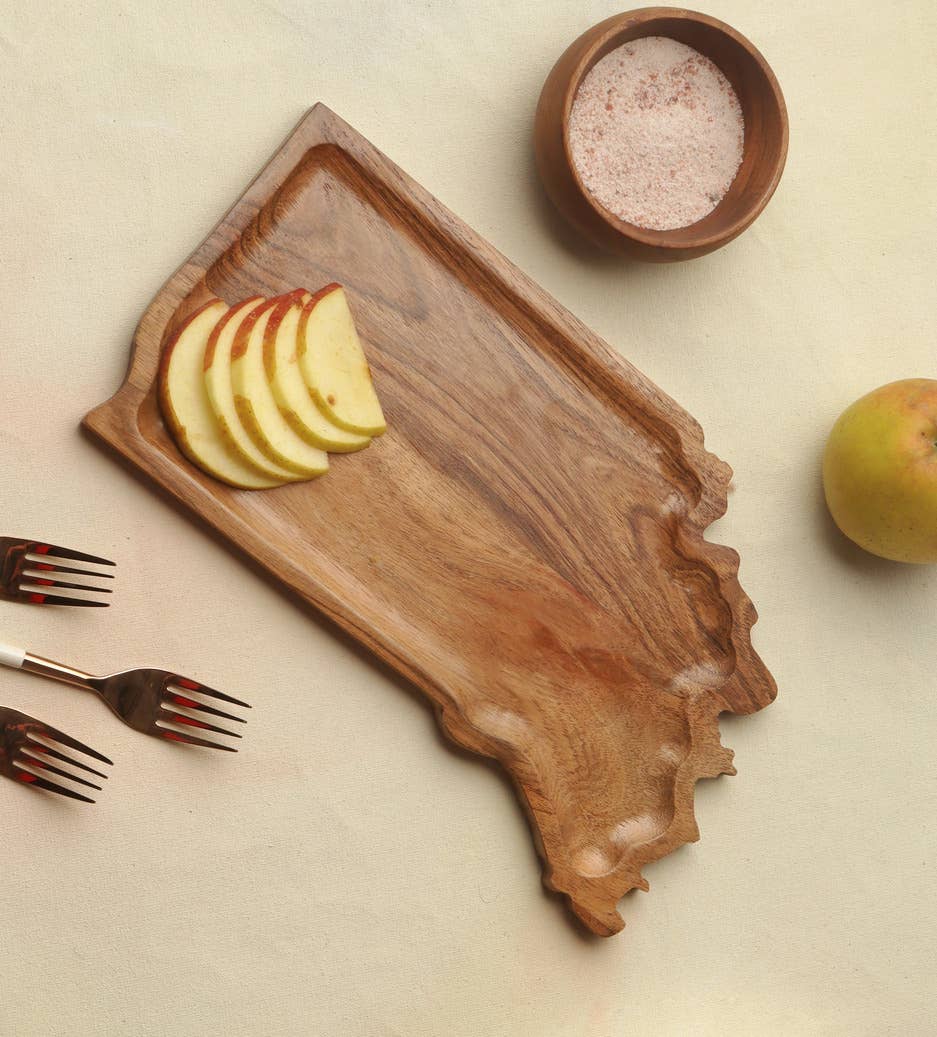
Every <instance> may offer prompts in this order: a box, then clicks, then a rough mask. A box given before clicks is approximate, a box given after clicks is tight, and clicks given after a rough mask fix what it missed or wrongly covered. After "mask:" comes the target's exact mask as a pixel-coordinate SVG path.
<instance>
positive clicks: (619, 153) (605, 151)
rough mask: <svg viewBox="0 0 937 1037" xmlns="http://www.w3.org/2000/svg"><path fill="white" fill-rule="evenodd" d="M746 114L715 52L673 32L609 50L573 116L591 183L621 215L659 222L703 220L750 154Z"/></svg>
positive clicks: (576, 157) (575, 149) (577, 153)
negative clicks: (745, 149)
mask: <svg viewBox="0 0 937 1037" xmlns="http://www.w3.org/2000/svg"><path fill="white" fill-rule="evenodd" d="M744 142H745V121H744V119H743V117H742V106H741V105H740V104H739V99H738V97H737V96H736V93H735V91H734V90H733V89H732V86H731V84H730V83H729V81H728V80H727V79H726V77H725V76H724V75H723V73H722V72H721V71H720V70H719V69H718V68H717V67H716V66H715V65H714V64H713V63H712V61H710V60H709V58H707V57H705V56H704V55H702V54H700V53H699V51H697V50H694V49H693V48H692V47H688V46H686V44H683V43H679V42H678V41H677V40H672V39H669V38H668V37H665V36H647V37H644V38H642V39H637V40H632V41H631V42H630V43H625V44H624V45H622V46H621V47H617V48H616V49H615V50H613V51H611V52H610V53H609V54H606V55H605V57H604V58H602V59H601V61H599V62H597V63H596V65H595V66H594V67H593V68H592V69H591V71H590V72H589V74H588V75H587V76H586V78H585V79H584V80H583V81H582V84H581V85H580V87H579V90H578V91H577V93H576V98H575V100H574V102H573V108H572V112H571V113H570V119H569V144H570V150H571V151H572V157H573V163H574V164H575V166H576V170H577V172H578V173H579V176H580V179H581V180H582V182H583V185H584V186H585V188H586V190H588V191H589V193H590V194H591V195H592V196H593V197H594V198H595V199H596V200H597V201H598V202H599V203H600V204H601V205H602V206H603V207H604V208H605V209H607V210H608V211H609V212H611V213H613V214H614V215H615V216H617V217H618V218H619V219H622V220H625V221H627V222H628V223H633V224H635V225H636V226H638V227H644V228H646V229H649V230H674V229H676V228H678V227H688V226H689V225H690V224H692V223H696V222H697V221H698V220H701V219H702V218H703V217H704V216H706V215H707V214H708V213H710V212H712V210H713V209H714V208H715V207H716V206H717V205H718V204H719V202H721V201H722V199H723V198H724V197H725V194H726V192H727V191H728V190H729V187H730V185H731V184H732V181H733V180H734V179H735V175H736V173H737V172H738V170H739V166H740V165H741V163H742V149H743V146H744Z"/></svg>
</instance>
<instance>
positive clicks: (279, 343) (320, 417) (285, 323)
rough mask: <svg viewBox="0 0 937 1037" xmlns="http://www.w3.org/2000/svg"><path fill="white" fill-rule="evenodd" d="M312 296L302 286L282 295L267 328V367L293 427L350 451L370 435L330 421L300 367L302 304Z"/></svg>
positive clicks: (322, 445) (307, 437) (363, 444)
mask: <svg viewBox="0 0 937 1037" xmlns="http://www.w3.org/2000/svg"><path fill="white" fill-rule="evenodd" d="M311 298H312V296H311V295H310V294H309V292H305V291H303V290H302V289H299V290H297V291H296V292H292V293H290V295H286V296H283V297H282V298H281V299H280V301H279V302H278V303H277V306H276V309H274V311H273V312H272V313H271V314H270V319H269V320H268V321H267V330H266V331H265V332H264V351H263V352H264V368H265V370H266V372H267V380H268V381H269V383H270V386H271V388H272V389H273V395H274V396H275V397H276V401H277V405H278V406H279V408H280V412H281V414H282V415H283V417H284V418H286V420H287V421H288V422H289V423H290V425H291V426H292V428H293V429H294V430H295V431H296V432H297V433H298V434H299V435H300V436H302V437H303V439H305V440H307V441H308V442H310V443H312V444H313V446H317V447H320V448H321V449H322V450H332V451H334V452H336V453H350V452H351V451H353V450H361V449H362V447H366V446H367V445H368V443H370V442H371V437H370V436H361V435H359V434H358V433H356V432H348V431H347V430H346V429H343V428H339V426H338V425H336V424H334V422H331V421H329V419H328V418H327V417H326V416H325V414H324V413H323V412H322V411H321V410H320V409H319V407H318V406H317V405H316V403H315V401H314V400H313V398H312V395H311V394H310V391H309V387H308V386H307V385H306V381H305V379H304V378H303V374H302V371H301V370H300V367H299V355H298V351H297V348H296V335H297V332H298V330H299V316H300V313H301V312H302V308H303V306H304V305H305V304H306V303H307V302H309V300H310V299H311Z"/></svg>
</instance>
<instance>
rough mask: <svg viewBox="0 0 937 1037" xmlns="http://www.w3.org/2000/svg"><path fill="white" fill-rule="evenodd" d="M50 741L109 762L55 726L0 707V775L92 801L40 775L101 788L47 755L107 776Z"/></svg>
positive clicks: (74, 797) (109, 762) (90, 772)
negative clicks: (64, 768) (51, 760)
mask: <svg viewBox="0 0 937 1037" xmlns="http://www.w3.org/2000/svg"><path fill="white" fill-rule="evenodd" d="M49 742H57V743H58V744H59V745H61V746H63V747H66V748H68V749H74V750H75V752H79V753H84V755H85V756H90V757H91V758H92V759H95V760H98V761H100V762H101V763H106V764H109V765H112V764H111V761H110V760H109V759H108V758H107V757H106V756H102V755H101V753H99V752H96V751H95V750H94V749H92V748H90V747H89V746H87V745H85V744H84V743H83V742H79V741H78V739H77V738H71V737H69V736H68V735H66V734H63V732H61V731H57V730H56V729H55V728H54V727H49V725H48V724H44V723H43V722H42V721H41V720H35V719H34V718H33V717H28V716H26V714H25V713H20V712H19V711H18V710H16V709H8V708H7V707H6V706H0V774H3V775H4V776H5V777H7V778H12V779H13V780H14V781H22V782H24V783H26V784H28V785H32V786H33V788H37V789H46V790H47V791H48V792H57V793H58V794H59V795H60V796H68V797H70V798H71V799H80V800H81V801H82V803H93V802H94V800H93V799H89V798H88V796H83V795H82V794H81V793H80V792H75V791H74V790H73V789H70V788H68V786H66V785H60V784H58V783H57V782H54V781H50V780H49V779H48V778H45V777H43V775H44V774H58V775H59V776H60V777H62V778H67V779H68V780H69V781H73V782H75V783H77V784H78V785H84V786H86V787H87V788H90V789H97V790H98V792H100V791H101V786H100V785H95V784H94V782H93V781H88V780H87V779H86V778H79V777H78V775H77V774H71V773H69V772H68V771H66V770H63V769H62V768H61V767H56V766H55V764H53V763H50V762H49V759H50V757H51V758H52V759H55V760H61V761H62V763H68V764H71V766H72V767H78V768H80V769H81V770H83V771H87V772H88V773H89V774H96V775H97V776H98V777H99V778H105V779H106V778H107V775H106V774H103V773H102V772H101V771H96V770H95V769H94V768H93V767H89V766H88V765H87V764H86V763H82V762H81V761H80V760H75V759H73V758H72V757H71V756H68V755H67V754H66V753H63V752H61V750H59V749H56V748H54V747H53V746H51V745H49V744H48V743H49Z"/></svg>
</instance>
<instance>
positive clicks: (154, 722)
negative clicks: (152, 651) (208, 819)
mask: <svg viewBox="0 0 937 1037" xmlns="http://www.w3.org/2000/svg"><path fill="white" fill-rule="evenodd" d="M0 664H2V665H3V666H9V667H10V668H11V669H14V670H26V671H27V672H28V673H35V674H38V675H39V676H41V677H51V678H52V679H53V680H57V681H62V682H63V683H64V684H73V685H74V686H75V687H77V688H84V689H86V690H87V691H94V692H96V693H97V694H98V695H100V696H101V698H102V699H104V701H105V702H106V703H107V704H108V706H110V708H111V710H112V711H113V712H114V713H116V714H117V716H119V717H120V719H121V720H123V722H124V723H125V724H127V725H128V726H129V727H132V728H133V729H134V730H135V731H142V732H143V733H144V734H147V735H155V736H156V737H157V738H167V739H169V740H170V741H173V742H185V743H186V744H188V745H203V746H206V747H207V748H209V749H224V750H226V751H227V752H231V753H235V752H237V749H235V748H234V746H231V745H225V744H223V743H221V742H213V741H211V740H209V739H206V738H200V737H198V736H197V735H194V734H192V733H191V731H192V729H193V728H194V729H195V730H199V731H207V732H212V733H213V734H219V735H227V736H229V737H231V738H240V737H241V736H240V735H239V734H237V732H235V731H228V730H227V729H226V728H224V727H218V726H216V725H215V724H211V723H209V722H208V721H206V720H202V719H201V717H200V716H198V714H205V715H208V716H212V717H221V718H223V719H225V720H233V721H235V722H237V723H239V724H243V723H244V722H245V721H244V719H243V717H238V716H235V715H234V714H233V713H225V712H223V711H222V710H220V709H218V708H216V707H215V706H210V705H208V704H207V703H206V702H202V701H201V699H203V698H208V699H216V700H218V701H221V702H227V703H231V704H232V705H234V706H243V707H244V708H245V709H250V708H251V707H250V706H249V705H248V704H247V703H246V702H241V700H240V699H235V698H232V697H231V696H230V695H224V694H222V693H221V692H220V691H216V690H215V689H214V688H209V687H206V686H205V685H204V684H200V683H199V682H198V681H193V680H190V679H189V678H188V677H183V676H181V675H180V674H178V673H172V672H170V671H169V670H156V669H151V668H146V669H136V670H123V671H121V672H120V673H112V674H110V675H109V676H106V677H94V676H92V675H91V674H90V673H84V672H83V671H81V670H76V669H75V668H74V667H72V666H66V665H65V664H64V663H57V662H53V661H52V660H51V659H43V658H42V656H39V655H32V654H31V653H30V652H27V651H26V650H25V649H23V648H14V647H12V646H10V645H4V644H0Z"/></svg>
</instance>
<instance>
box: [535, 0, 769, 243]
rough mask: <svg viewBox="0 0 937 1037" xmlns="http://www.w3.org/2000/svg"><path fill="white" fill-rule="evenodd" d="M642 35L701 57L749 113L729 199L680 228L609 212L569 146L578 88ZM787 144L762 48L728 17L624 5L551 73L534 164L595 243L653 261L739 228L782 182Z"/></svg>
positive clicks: (543, 98) (544, 92)
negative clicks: (647, 224) (650, 226)
mask: <svg viewBox="0 0 937 1037" xmlns="http://www.w3.org/2000/svg"><path fill="white" fill-rule="evenodd" d="M642 36H669V37H670V38H671V39H675V40H679V41H680V42H681V43H685V44H687V45H688V46H690V47H693V48H695V49H696V50H698V51H700V53H702V54H705V55H706V56H707V57H708V58H710V59H711V60H712V61H713V62H714V63H715V64H716V65H717V66H718V67H719V68H720V69H721V70H722V71H723V73H724V74H725V76H726V78H727V79H728V80H729V82H730V83H731V84H732V87H733V89H734V90H735V92H736V94H737V95H738V98H739V102H740V103H741V105H742V114H743V115H744V117H745V148H744V152H743V155H742V164H741V166H740V167H739V171H738V173H737V174H736V177H735V180H734V181H733V182H732V185H731V187H730V188H729V190H728V192H727V194H726V196H725V198H723V200H722V201H721V202H720V203H719V204H718V205H717V206H716V208H715V209H713V211H712V212H711V213H709V215H708V216H704V217H703V219H701V220H699V221H698V222H697V223H693V224H691V225H690V226H688V227H681V228H679V229H677V230H646V229H645V228H643V227H637V226H635V225H634V224H633V223H627V222H626V221H624V220H620V219H618V217H617V216H614V215H613V214H612V213H610V212H608V211H607V210H606V209H605V208H603V207H602V205H601V204H600V203H599V202H598V201H596V199H595V198H593V197H592V195H590V194H589V192H588V191H587V190H586V188H585V186H584V185H583V183H582V181H581V179H580V178H579V174H578V173H577V171H576V168H575V166H574V165H573V160H572V154H571V152H570V147H569V133H568V129H569V114H570V111H571V110H572V106H573V100H574V99H575V97H576V91H577V90H578V89H579V84H580V83H581V82H582V80H583V79H584V78H585V77H586V75H587V74H588V73H589V71H590V70H591V69H592V67H593V66H594V65H595V64H596V62H597V61H599V60H600V59H601V58H603V57H604V56H605V55H606V54H608V53H609V51H611V50H614V49H615V48H616V47H619V46H621V45H622V44H623V43H627V42H628V41H629V40H634V39H638V38H639V37H642ZM787 140H788V124H787V109H786V107H785V105H784V97H783V95H782V93H781V88H780V86H779V85H778V81H777V79H776V78H775V76H774V73H773V72H772V71H771V69H770V67H769V66H768V63H767V62H766V61H765V59H764V58H763V57H762V56H761V54H760V53H759V52H758V50H757V49H756V48H755V47H754V46H753V45H752V43H751V42H750V41H749V40H747V39H746V38H745V37H744V36H743V35H742V34H741V33H739V32H736V31H735V29H733V28H732V27H731V26H729V25H726V24H725V22H720V21H719V20H718V19H716V18H710V17H709V16H708V15H705V14H698V13H696V12H695V11H685V10H682V9H681V8H676V7H644V8H642V9H640V10H637V11H628V12H627V13H625V14H618V15H615V16H614V17H612V18H607V19H606V20H605V21H604V22H599V24H598V25H594V26H593V27H592V28H591V29H589V30H587V31H586V32H584V33H583V34H582V35H581V36H580V37H579V39H577V40H576V41H575V42H574V43H573V44H572V45H571V46H570V47H569V48H568V49H567V50H566V52H565V53H564V54H563V55H562V57H561V58H560V59H559V61H557V63H556V64H555V65H554V66H553V69H552V71H551V72H550V74H549V76H547V80H546V82H545V83H544V85H543V90H542V92H541V94H540V101H539V103H538V105H537V116H536V120H535V125H534V149H535V152H536V157H537V168H538V170H539V172H540V178H541V180H542V181H543V185H544V187H545V188H546V192H547V194H548V195H549V197H550V198H551V199H552V201H553V203H554V205H556V207H557V209H559V211H560V212H561V213H562V214H563V215H564V216H565V217H566V219H567V220H569V222H570V223H571V224H572V225H573V226H574V227H576V228H577V229H578V230H579V231H580V232H581V233H582V234H584V235H585V236H586V237H587V238H589V239H590V240H591V241H593V242H594V243H595V244H596V245H599V246H601V247H602V248H605V249H607V250H610V251H612V252H618V253H621V254H623V255H627V256H631V257H632V258H634V259H643V260H648V261H650V262H654V263H671V262H675V261H677V260H681V259H693V258H695V257H696V256H703V255H705V254H706V253H707V252H713V251H714V250H715V249H717V248H721V247H722V246H723V245H725V244H726V242H729V241H731V240H732V239H733V238H735V237H737V236H738V235H739V234H741V233H742V231H743V230H745V228H746V227H748V226H749V224H751V223H752V222H753V221H754V220H755V218H756V217H757V216H758V215H759V213H760V212H761V211H762V209H764V207H765V206H766V205H767V204H768V200H769V199H770V198H771V195H772V194H774V189H775V188H776V187H777V186H778V181H779V180H780V179H781V173H782V172H783V170H784V162H785V160H786V158H787Z"/></svg>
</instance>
